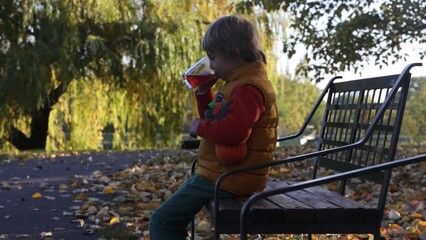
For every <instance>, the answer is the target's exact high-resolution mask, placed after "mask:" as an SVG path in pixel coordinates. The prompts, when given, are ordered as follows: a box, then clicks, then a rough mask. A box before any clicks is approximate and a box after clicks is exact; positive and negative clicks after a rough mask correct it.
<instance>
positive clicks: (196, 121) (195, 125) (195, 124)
mask: <svg viewBox="0 0 426 240" xmlns="http://www.w3.org/2000/svg"><path fill="white" fill-rule="evenodd" d="M200 122H201V119H200V118H196V119H194V120H192V121H191V124H190V127H189V136H191V137H193V138H196V137H197V128H198V124H200Z"/></svg>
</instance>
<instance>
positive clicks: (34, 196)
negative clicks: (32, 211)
mask: <svg viewBox="0 0 426 240" xmlns="http://www.w3.org/2000/svg"><path fill="white" fill-rule="evenodd" d="M41 197H42V195H41V193H39V192H36V193H34V194H33V195H32V196H31V198H34V199H36V198H41Z"/></svg>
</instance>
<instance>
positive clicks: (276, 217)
mask: <svg viewBox="0 0 426 240" xmlns="http://www.w3.org/2000/svg"><path fill="white" fill-rule="evenodd" d="M414 66H421V64H419V63H417V64H410V65H408V66H407V67H406V68H405V69H404V70H403V72H402V73H401V74H399V75H390V76H383V77H377V78H369V79H361V80H353V81H346V82H335V80H336V79H338V78H340V77H336V78H334V79H332V80H331V81H330V82H329V83H328V85H327V87H326V89H325V90H324V91H323V92H322V94H321V95H320V97H319V99H318V100H317V102H316V103H315V105H314V107H313V109H312V111H311V113H310V114H309V116H308V117H307V118H306V120H305V122H304V123H303V125H302V127H301V129H300V131H299V132H298V133H296V134H294V135H291V136H288V137H283V138H280V139H278V141H285V140H289V139H293V138H296V137H298V136H300V135H301V134H302V133H303V131H304V130H305V128H306V126H307V125H308V124H309V121H310V120H311V119H312V117H313V115H314V113H315V112H316V110H317V109H318V106H319V105H320V104H321V102H323V99H324V98H327V100H326V107H325V112H324V115H323V116H324V117H323V121H322V127H321V132H320V136H319V143H318V149H317V151H315V152H311V153H306V154H303V155H299V156H294V157H289V158H287V159H283V160H275V161H273V162H272V163H268V164H262V165H257V166H253V167H249V168H245V169H238V170H233V171H230V172H226V173H224V174H223V175H222V176H221V177H220V178H219V179H218V181H217V182H216V192H215V199H214V200H212V201H211V202H210V204H209V205H208V206H207V208H208V210H209V212H210V213H211V216H212V229H213V231H214V232H215V236H216V239H219V236H220V234H221V233H228V234H231V233H240V234H241V239H247V234H249V233H273V234H278V233H289V234H290V233H291V234H302V233H304V234H313V233H318V234H320V233H341V234H348V233H371V234H374V237H375V239H379V238H380V223H381V220H382V216H383V212H384V208H385V203H386V195H387V190H388V185H389V181H390V178H391V171H392V168H394V167H398V166H402V165H406V164H412V163H416V162H420V161H425V160H426V155H421V156H417V157H413V158H408V159H403V160H397V161H394V157H395V152H396V147H397V143H398V138H399V133H400V128H401V124H402V118H403V113H404V108H405V102H406V99H407V94H408V88H409V85H410V79H411V75H410V73H409V71H410V69H411V68H412V67H414ZM302 160H303V161H311V162H312V166H313V174H312V179H311V180H307V181H303V182H294V181H272V180H271V181H269V182H268V184H267V188H266V190H265V191H263V192H260V193H257V194H255V195H253V196H251V197H250V198H248V199H222V200H221V199H220V191H218V190H219V189H220V185H221V183H222V182H223V180H224V179H225V178H227V177H229V176H231V175H235V174H239V173H242V172H247V171H252V170H254V169H258V168H269V167H273V166H278V165H282V164H288V163H290V162H296V161H302ZM195 167H196V164H195V162H194V165H193V169H194V168H195ZM320 168H325V169H332V170H333V171H334V172H335V173H334V174H332V175H328V176H319V172H320V171H318V170H319V169H320ZM323 172H324V171H323ZM326 172H328V171H326ZM353 177H359V178H361V179H364V180H366V181H368V182H370V183H371V184H380V185H381V189H380V193H379V194H378V195H379V197H378V202H377V204H376V205H374V206H370V205H368V204H365V203H361V202H356V201H353V200H351V199H349V198H346V197H344V195H345V190H346V187H347V186H346V185H347V182H348V180H349V179H350V178H353ZM336 181H338V182H339V191H338V192H333V191H330V190H328V189H326V188H324V187H322V186H320V185H324V184H327V183H331V182H336ZM192 237H194V234H192Z"/></svg>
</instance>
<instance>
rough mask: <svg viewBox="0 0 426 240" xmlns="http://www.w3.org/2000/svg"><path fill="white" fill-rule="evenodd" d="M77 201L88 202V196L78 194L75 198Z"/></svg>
mask: <svg viewBox="0 0 426 240" xmlns="http://www.w3.org/2000/svg"><path fill="white" fill-rule="evenodd" d="M74 199H75V200H79V201H81V200H86V199H87V194H78V195H77V196H75V198H74Z"/></svg>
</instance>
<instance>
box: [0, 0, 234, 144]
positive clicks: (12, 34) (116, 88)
mask: <svg viewBox="0 0 426 240" xmlns="http://www.w3.org/2000/svg"><path fill="white" fill-rule="evenodd" d="M225 2H226V3H227V1H223V2H222V1H213V0H211V1H202V0H200V1H159V0H141V1H134V0H125V1H123V0H89V1H79V0H70V1H62V0H19V1H17V0H2V1H0V44H1V49H0V77H1V80H0V105H1V108H0V109H1V110H0V111H1V112H0V121H1V125H0V128H1V129H0V130H1V134H2V137H3V138H2V139H3V140H7V141H9V142H10V143H11V144H12V145H13V146H15V147H16V148H18V149H21V150H24V149H44V148H45V147H46V139H47V136H48V134H49V132H50V135H51V136H50V137H51V138H53V139H55V138H56V137H57V136H55V134H57V131H61V130H70V132H71V134H73V133H77V132H78V130H73V129H75V128H76V126H75V125H76V124H74V123H75V122H78V121H80V122H82V121H85V123H84V124H86V125H87V126H91V125H92V122H91V120H92V119H90V118H89V119H75V115H79V113H81V114H80V115H79V116H80V117H84V116H86V115H87V111H86V115H85V114H83V112H85V111H84V108H85V104H82V105H81V106H80V107H81V108H83V110H81V109H78V111H77V109H75V108H73V106H74V105H73V104H74V103H75V102H76V101H78V99H79V98H78V97H76V94H78V93H79V92H81V91H83V89H82V87H83V86H86V87H87V86H94V85H96V86H99V88H100V89H92V90H93V91H95V92H94V95H99V94H100V92H101V91H105V92H104V94H112V95H111V96H106V101H107V104H106V105H105V107H107V108H108V107H111V106H112V107H113V106H117V104H118V105H120V104H119V102H120V101H121V102H125V104H124V105H125V107H124V108H123V109H118V110H117V109H106V110H105V109H103V110H104V111H106V112H104V113H103V114H98V115H96V114H95V113H93V112H92V115H95V116H99V118H102V119H100V120H99V119H98V120H99V124H101V125H102V124H105V125H107V124H109V125H112V126H113V128H114V130H117V131H118V132H120V131H121V132H134V135H137V136H138V137H137V138H138V139H141V140H142V139H143V140H145V141H146V144H147V145H149V144H152V142H153V141H154V137H155V136H156V135H158V134H159V135H160V138H161V136H164V135H166V134H167V133H169V132H176V131H177V130H178V129H179V128H180V124H181V121H179V119H182V113H183V111H184V110H183V108H184V107H185V105H184V103H185V101H186V98H187V97H188V95H189V92H188V91H186V90H185V89H184V86H183V84H182V83H181V81H180V80H179V79H180V75H181V73H182V71H183V70H184V69H185V68H186V67H187V66H189V65H190V63H191V62H193V61H194V60H195V59H197V58H198V57H200V56H201V51H200V47H199V44H200V38H201V36H202V33H203V31H204V30H205V28H206V26H207V24H208V23H210V21H212V20H213V19H215V18H216V17H218V16H219V15H223V14H225V13H227V12H228V9H227V7H228V6H229V5H228V4H225ZM220 3H222V4H220ZM213 4H216V7H215V8H214V9H213V8H212V5H213ZM218 6H219V7H218ZM220 6H223V7H220ZM70 87H72V88H74V93H73V94H74V95H73V94H72V93H70V92H69V90H70ZM117 92H120V93H121V95H120V94H118V93H117ZM117 94H118V95H119V96H121V97H122V98H121V99H120V98H119V97H117ZM101 95H102V93H101ZM117 98H118V99H117ZM123 98H124V99H125V100H123ZM58 102H59V103H58ZM117 102H118V103H117ZM86 104H89V102H86ZM124 105H123V106H124ZM52 110H56V111H59V112H60V113H56V114H55V117H58V116H61V117H59V118H58V119H50V120H49V117H50V114H51V111H52ZM90 110H91V109H89V110H88V111H90ZM49 122H50V125H49ZM99 124H98V125H99ZM52 125H54V126H53V127H55V128H56V131H50V130H49V128H52ZM77 125H78V124H77ZM93 127H94V128H99V126H93ZM101 127H102V126H101ZM116 128H117V129H116ZM95 131H98V132H99V129H96V130H95ZM62 135H63V134H62ZM80 135H82V136H84V133H82V131H80ZM72 137H73V136H71V138H72Z"/></svg>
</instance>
